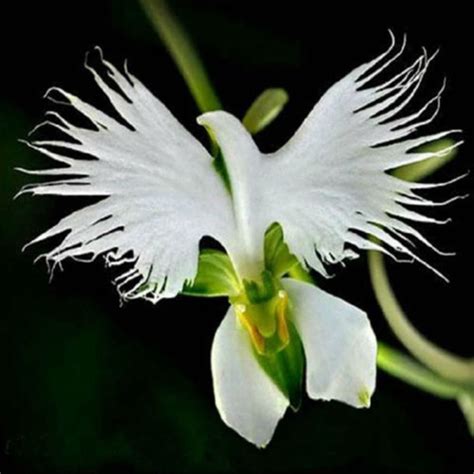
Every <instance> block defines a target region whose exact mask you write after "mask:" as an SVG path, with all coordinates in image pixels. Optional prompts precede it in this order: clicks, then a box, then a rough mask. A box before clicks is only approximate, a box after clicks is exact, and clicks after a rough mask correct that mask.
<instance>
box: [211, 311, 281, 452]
mask: <svg viewBox="0 0 474 474" xmlns="http://www.w3.org/2000/svg"><path fill="white" fill-rule="evenodd" d="M211 368H212V380H213V384H214V396H215V400H216V406H217V409H218V410H219V413H220V415H221V417H222V419H223V421H224V422H225V423H226V424H227V425H228V426H229V427H230V428H232V429H234V430H235V431H237V433H239V434H240V435H241V436H242V437H244V438H245V439H246V440H248V441H250V442H251V443H254V444H255V445H257V446H258V447H264V446H266V445H267V444H268V443H269V441H270V440H271V438H272V436H273V433H274V431H275V428H276V426H277V424H278V421H279V420H280V419H281V418H282V417H283V415H284V414H285V411H286V409H287V407H288V404H289V402H288V400H287V399H286V398H285V396H284V395H283V394H282V392H281V391H280V390H279V389H278V388H277V386H276V385H275V384H274V383H273V382H272V380H271V379H270V378H269V377H268V375H267V374H266V373H265V372H264V370H263V369H262V367H260V365H259V363H258V362H257V359H256V358H255V356H254V355H253V349H252V343H251V342H250V338H249V335H248V332H247V331H246V330H245V329H244V328H243V327H241V326H240V324H239V321H238V319H237V317H236V316H235V312H234V309H233V307H230V308H229V310H228V312H227V314H226V316H225V318H224V320H223V321H222V323H221V324H220V326H219V328H218V329H217V332H216V335H215V336H214V342H213V344H212V351H211Z"/></svg>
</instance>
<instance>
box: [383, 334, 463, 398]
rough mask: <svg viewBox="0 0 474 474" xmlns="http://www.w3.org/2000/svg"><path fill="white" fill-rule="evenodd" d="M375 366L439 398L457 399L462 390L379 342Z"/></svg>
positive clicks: (461, 387)
mask: <svg viewBox="0 0 474 474" xmlns="http://www.w3.org/2000/svg"><path fill="white" fill-rule="evenodd" d="M377 365H378V367H379V368H381V369H383V370H384V371H385V372H387V373H389V374H390V375H392V376H394V377H397V378H398V379H400V380H403V381H404V382H406V383H409V384H410V385H413V386H415V387H417V388H419V389H421V390H424V391H425V392H428V393H431V394H432V395H436V396H438V397H441V398H448V399H457V398H458V397H459V395H460V393H461V392H462V391H463V389H464V387H463V386H458V385H457V384H456V383H453V382H451V381H450V380H445V379H444V378H443V377H441V376H439V375H437V374H436V373H434V372H432V371H431V370H429V369H427V368H426V367H425V366H423V365H421V364H420V363H418V362H416V361H415V360H414V359H413V358H412V357H409V356H407V355H405V354H402V353H401V352H399V351H397V350H395V349H393V348H391V347H389V346H388V345H387V344H384V343H383V342H380V341H378V352H377Z"/></svg>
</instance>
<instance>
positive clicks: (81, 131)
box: [20, 59, 234, 301]
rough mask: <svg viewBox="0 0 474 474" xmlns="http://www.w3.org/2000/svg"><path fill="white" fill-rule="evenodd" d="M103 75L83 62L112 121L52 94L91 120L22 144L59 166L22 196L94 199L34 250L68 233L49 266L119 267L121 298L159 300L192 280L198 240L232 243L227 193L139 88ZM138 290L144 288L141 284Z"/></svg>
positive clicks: (61, 124)
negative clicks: (100, 262) (69, 261)
mask: <svg viewBox="0 0 474 474" xmlns="http://www.w3.org/2000/svg"><path fill="white" fill-rule="evenodd" d="M101 61H102V66H101V68H103V69H104V70H105V74H103V76H104V77H103V76H102V75H99V74H98V73H97V72H96V71H95V70H94V69H92V68H91V67H90V66H89V65H87V64H86V67H87V69H89V70H90V71H91V72H92V74H93V77H94V79H95V81H96V83H97V85H98V86H99V88H100V89H101V91H102V92H103V93H104V94H105V95H106V96H107V98H108V100H109V101H110V103H111V105H112V106H113V108H114V109H115V111H116V113H117V114H118V115H119V116H120V119H115V118H113V117H112V116H110V115H108V114H106V113H104V112H102V111H100V110H98V109H97V108H95V107H94V106H92V105H90V104H87V103H86V102H83V101H82V100H81V99H79V98H77V97H76V96H74V95H72V94H70V93H68V92H65V91H64V90H62V89H59V88H53V89H50V90H49V91H48V93H47V95H48V96H50V97H53V96H54V99H53V101H54V102H60V103H65V104H67V105H70V106H72V107H73V108H74V109H76V110H77V111H79V112H80V113H81V114H82V115H84V116H85V117H86V118H87V119H89V121H90V123H91V125H92V127H91V128H85V127H79V126H75V125H73V124H71V123H69V122H68V121H66V119H64V118H63V117H62V116H61V115H59V114H58V113H57V112H50V113H48V117H49V120H48V122H47V124H49V125H51V126H54V127H55V128H57V129H59V130H60V131H61V132H62V133H63V134H65V135H66V136H67V137H68V139H63V140H47V141H36V142H34V141H33V142H31V143H29V146H31V147H32V148H34V149H36V150H38V151H40V152H42V153H44V154H45V155H47V156H48V157H50V158H51V159H53V160H55V161H56V162H57V163H59V165H60V167H57V168H53V169H46V170H40V171H28V170H23V171H25V172H27V173H31V174H37V175H50V176H54V177H55V178H56V179H55V180H54V181H49V182H45V183H38V184H32V185H28V186H25V187H24V188H23V189H22V191H21V192H20V194H21V193H32V194H35V195H37V194H49V195H61V196H66V195H67V196H97V197H100V198H102V199H101V200H100V201H99V202H97V203H95V204H92V205H90V206H87V207H85V208H83V209H80V210H78V211H76V212H74V213H72V214H70V215H69V216H67V217H65V218H64V219H62V220H61V221H60V222H59V223H58V224H57V225H55V226H54V227H52V228H51V229H49V230H48V231H46V232H44V233H43V234H41V235H40V236H38V237H37V238H36V239H34V240H33V242H32V243H36V242H39V241H42V240H44V239H47V238H50V237H54V236H57V235H59V234H64V233H66V235H65V237H64V238H63V240H62V242H61V243H60V244H59V245H58V246H57V247H56V248H54V249H53V250H52V251H50V252H49V253H47V254H46V255H45V257H46V259H47V261H48V264H49V265H51V266H52V267H53V268H54V266H55V265H57V264H58V263H60V262H61V261H62V260H64V259H66V258H68V257H71V258H75V259H84V258H87V259H89V260H90V259H93V258H95V257H96V256H98V255H101V254H105V255H106V259H107V262H108V263H109V264H111V265H112V264H115V265H117V264H124V265H125V266H126V267H125V269H124V272H123V273H122V274H121V275H120V276H119V277H118V278H117V280H116V284H117V287H118V290H119V292H120V294H121V296H122V297H123V298H124V299H130V298H136V297H145V298H147V299H150V300H152V301H157V300H158V299H159V298H160V297H172V296H174V295H176V294H177V293H178V292H179V291H180V290H181V288H182V286H183V284H184V283H185V282H186V281H187V280H192V279H193V277H194V276H195V274H196V270H197V261H198V251H199V241H200V239H201V238H202V237H203V236H206V235H207V236H211V237H213V238H215V239H217V240H219V241H221V242H222V243H224V244H225V242H228V241H229V240H231V239H232V233H233V225H234V224H233V222H234V221H233V214H232V204H231V200H230V195H229V194H228V192H227V191H226V189H225V187H224V185H223V182H222V180H221V179H220V177H219V176H218V174H217V173H216V172H215V170H214V168H213V165H212V158H211V156H210V155H209V154H208V152H207V151H206V150H205V148H204V147H203V146H202V145H201V144H200V143H199V142H198V141H197V140H196V139H194V138H193V137H192V136H191V135H190V134H189V133H188V132H187V131H186V130H185V129H184V127H183V126H182V125H181V124H180V123H179V122H178V121H177V120H176V119H175V118H174V117H173V115H172V114H171V113H170V112H169V111H168V109H167V108H166V107H165V106H164V105H163V104H162V103H161V102H160V101H159V100H158V99H156V98H155V97H154V96H153V95H152V94H151V93H150V91H148V89H146V88H145V87H144V86H143V85H142V84H141V82H139V81H138V80H137V79H136V78H135V77H134V76H132V75H131V74H130V73H128V72H126V73H123V74H122V73H121V72H119V71H118V70H117V69H116V68H115V67H113V66H112V65H111V64H110V63H108V62H106V61H104V60H102V59H101ZM145 284H146V285H145Z"/></svg>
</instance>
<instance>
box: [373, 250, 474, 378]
mask: <svg viewBox="0 0 474 474" xmlns="http://www.w3.org/2000/svg"><path fill="white" fill-rule="evenodd" d="M368 261H369V272H370V278H371V281H372V286H373V288H374V291H375V296H376V298H377V301H378V303H379V305H380V307H381V308H382V311H383V314H384V315H385V317H386V319H387V321H388V323H389V325H390V327H391V328H392V330H393V332H394V333H395V335H396V336H397V337H398V339H399V340H400V341H401V342H402V343H403V345H404V346H405V347H406V348H407V349H408V350H409V351H410V352H411V353H412V354H413V355H414V356H415V357H416V358H417V359H418V360H420V361H421V362H423V363H424V364H425V365H426V366H427V367H429V368H430V369H431V370H433V371H434V372H436V373H438V374H440V375H442V376H443V377H445V378H446V379H448V380H453V381H456V382H462V383H474V360H472V359H464V358H462V357H459V356H456V355H454V354H451V353H450V352H448V351H446V350H444V349H442V348H440V347H438V346H436V345H435V344H433V343H432V342H430V341H429V340H428V339H426V338H425V337H424V336H423V335H422V334H421V333H420V332H418V331H417V330H416V328H415V327H414V326H413V325H412V324H411V323H410V321H409V320H408V318H407V317H406V315H405V313H404V312H403V310H402V308H401V307H400V304H399V303H398V301H397V299H396V297H395V295H394V293H393V290H392V287H391V285H390V282H389V279H388V276H387V271H386V268H385V263H384V257H383V255H382V254H381V253H379V252H375V251H371V252H369V255H368Z"/></svg>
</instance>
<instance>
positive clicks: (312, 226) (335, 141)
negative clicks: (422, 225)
mask: <svg viewBox="0 0 474 474" xmlns="http://www.w3.org/2000/svg"><path fill="white" fill-rule="evenodd" d="M392 39H393V38H392ZM404 48H405V40H404V42H403V45H402V46H401V48H399V49H398V50H397V51H395V50H396V47H395V42H394V41H393V42H392V45H391V46H390V48H389V49H388V51H386V52H385V53H383V54H382V55H381V56H379V57H378V58H376V59H374V60H373V61H371V62H369V63H367V64H364V65H362V66H360V67H358V68H357V69H355V70H354V71H352V72H351V73H350V74H348V75H347V76H346V77H344V78H343V79H342V80H340V81H339V82H337V83H336V84H335V85H334V86H332V87H331V88H330V89H329V90H328V91H327V92H326V94H324V96H323V97H322V98H321V100H320V101H319V103H318V104H317V105H316V106H315V107H314V109H313V110H312V111H311V113H310V114H309V115H308V117H307V118H306V120H305V121H304V123H303V124H302V125H301V127H300V128H299V129H298V131H297V132H296V133H295V135H294V136H293V138H292V139H290V141H289V142H288V143H287V144H286V145H285V146H283V147H282V148H281V149H280V150H279V151H277V152H276V153H273V154H270V155H264V154H262V153H260V152H259V151H258V150H257V148H256V146H255V144H254V143H253V141H252V139H251V137H250V136H249V135H248V134H246V133H245V131H244V130H243V127H242V125H241V124H240V123H239V122H238V121H237V119H235V118H234V117H232V116H230V115H229V114H225V113H223V112H211V113H208V114H206V115H204V116H202V117H201V118H200V121H201V123H205V124H206V125H208V126H211V127H212V128H213V130H214V131H215V133H216V136H217V139H218V141H219V143H220V145H221V147H222V149H223V151H224V155H225V159H226V162H227V165H228V170H229V174H230V179H231V182H232V188H233V191H235V192H234V197H235V198H236V200H235V203H234V205H235V207H236V209H237V217H238V216H240V221H239V219H237V222H238V223H239V222H240V227H241V228H244V229H247V231H246V232H247V233H246V236H245V239H242V240H243V241H245V242H247V248H250V249H252V252H253V254H254V255H257V256H258V255H260V257H261V252H262V249H261V247H259V245H261V242H262V238H261V235H262V232H264V231H265V229H266V228H268V226H269V225H270V224H272V223H273V222H278V223H280V224H281V226H282V228H283V231H284V236H285V241H286V242H287V243H288V245H289V247H290V250H291V251H292V252H293V253H294V254H295V255H296V256H297V257H298V258H299V259H300V261H302V262H306V263H307V264H308V265H309V266H311V267H312V268H314V269H315V270H317V271H318V272H320V273H322V274H324V275H327V273H326V270H325V266H326V264H332V263H337V262H341V261H342V260H344V259H349V258H354V257H356V256H357V255H358V253H359V251H360V250H365V249H378V250H381V251H384V252H386V253H387V254H389V255H392V256H393V252H395V255H396V254H399V255H400V254H401V255H402V256H405V257H408V258H409V259H410V260H418V261H420V262H421V263H423V264H424V265H426V266H427V267H429V268H430V269H432V270H433V271H434V272H436V273H437V274H439V272H437V270H435V269H434V268H432V267H431V266H429V265H428V264H426V263H425V262H424V261H422V260H421V259H420V258H419V257H418V256H417V255H416V254H415V253H414V252H413V249H412V248H411V245H410V242H411V241H417V240H418V241H421V242H423V243H424V244H426V245H428V246H429V247H430V248H434V247H433V246H432V245H431V244H430V243H429V242H427V241H426V239H425V238H423V236H422V235H421V234H420V233H419V232H418V231H416V230H415V229H414V228H413V227H412V224H411V223H410V221H411V222H431V223H438V222H439V221H436V220H434V219H432V218H429V217H427V216H425V215H424V214H422V213H420V212H417V211H415V210H414V209H416V206H420V207H422V206H423V207H425V208H426V206H432V205H441V204H442V203H433V202H432V201H430V200H427V199H425V198H424V197H422V196H420V195H419V194H417V191H418V190H424V189H429V188H432V187H436V186H437V185H426V184H420V183H410V182H407V181H403V180H401V179H398V178H396V177H394V176H391V175H390V174H389V173H388V172H389V171H390V170H393V169H394V168H397V167H400V166H402V165H407V164H410V163H416V162H419V161H422V160H427V159H429V158H433V157H437V156H442V155H444V154H445V153H447V152H448V151H449V150H450V149H451V148H452V146H451V147H448V148H446V149H444V150H441V151H438V152H433V153H431V152H420V151H417V152H415V151H414V150H415V149H416V148H417V147H419V146H420V145H423V144H427V143H430V142H433V141H434V140H438V139H440V138H442V137H445V136H447V135H450V134H452V133H454V132H457V130H450V131H444V132H440V133H435V134H431V135H427V136H421V137H417V138H410V136H411V135H412V134H413V133H414V132H415V131H416V130H417V129H419V128H420V127H421V126H423V125H426V124H428V123H430V122H431V121H432V120H433V119H434V117H435V116H436V114H437V113H438V111H439V104H440V96H441V93H442V90H443V88H444V86H443V87H442V88H441V90H440V91H438V92H437V93H436V94H435V96H434V97H433V98H432V99H430V100H429V101H428V102H427V103H426V104H424V105H423V106H422V107H421V108H420V109H419V110H418V111H417V112H414V113H410V114H405V115H404V114H403V112H404V110H405V109H406V107H407V106H408V104H409V103H410V102H411V100H412V99H413V97H414V95H415V93H416V92H417V90H418V89H419V87H420V84H421V82H422V80H423V78H424V77H425V75H426V72H427V70H428V67H429V65H430V63H431V61H432V59H433V57H434V55H433V56H431V57H429V56H428V55H427V54H426V52H425V51H423V54H422V55H421V56H420V57H419V58H417V59H416V60H415V61H414V62H413V63H412V64H411V65H409V66H408V67H406V68H405V69H404V70H402V71H401V72H400V73H398V74H395V75H394V76H393V77H392V78H391V79H389V80H386V81H385V82H384V83H383V84H380V82H381V81H380V80H379V81H378V84H377V79H378V78H379V77H380V73H381V72H382V71H384V70H386V69H387V67H388V66H389V65H391V64H392V63H394V62H395V60H398V59H399V58H400V57H401V55H402V54H403V52H404ZM460 143H461V142H458V143H456V144H455V145H454V147H456V146H458V145H459V144H460ZM439 186H441V184H439ZM446 202H450V201H446ZM249 229H251V231H249ZM371 237H376V238H378V239H379V240H380V241H381V242H382V243H383V244H384V245H383V246H380V245H378V244H375V243H374V242H373V241H372V239H371ZM249 242H250V244H249ZM439 275H440V274H439ZM440 276H442V275H440Z"/></svg>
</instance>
